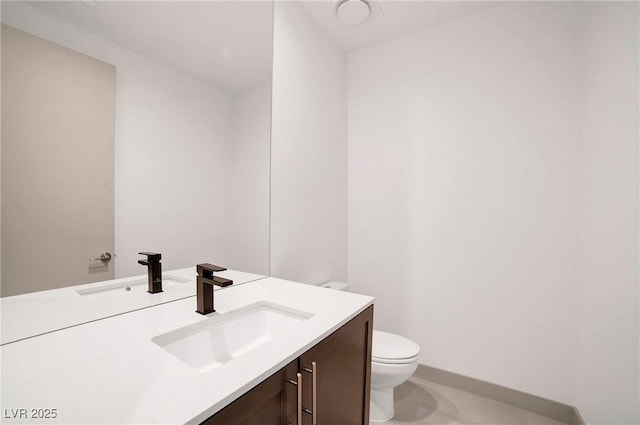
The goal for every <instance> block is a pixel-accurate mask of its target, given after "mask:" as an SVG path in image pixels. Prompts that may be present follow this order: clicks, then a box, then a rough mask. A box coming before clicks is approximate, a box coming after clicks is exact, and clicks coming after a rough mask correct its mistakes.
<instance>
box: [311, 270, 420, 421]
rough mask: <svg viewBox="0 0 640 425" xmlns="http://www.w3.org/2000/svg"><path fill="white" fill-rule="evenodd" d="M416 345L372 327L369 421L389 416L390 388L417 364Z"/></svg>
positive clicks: (343, 286)
mask: <svg viewBox="0 0 640 425" xmlns="http://www.w3.org/2000/svg"><path fill="white" fill-rule="evenodd" d="M321 286H324V287H325V288H330V289H336V290H340V291H347V290H348V289H349V285H348V284H347V283H344V282H335V281H332V282H327V283H324V284H322V285H321ZM419 354H420V346H419V345H418V344H416V343H415V342H413V341H411V340H410V339H408V338H405V337H402V336H400V335H396V334H392V333H389V332H383V331H378V330H375V329H374V331H373V347H372V350H371V403H370V410H369V421H370V422H386V421H388V420H389V419H391V418H392V417H393V413H394V408H393V389H394V388H395V387H397V386H398V385H400V384H402V383H403V382H405V381H406V380H407V379H409V377H410V376H411V375H412V374H413V372H415V371H416V369H417V367H418V355H419Z"/></svg>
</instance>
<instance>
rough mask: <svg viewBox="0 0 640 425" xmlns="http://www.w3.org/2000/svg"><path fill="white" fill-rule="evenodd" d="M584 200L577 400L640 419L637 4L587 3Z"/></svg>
mask: <svg viewBox="0 0 640 425" xmlns="http://www.w3.org/2000/svg"><path fill="white" fill-rule="evenodd" d="M583 12H584V14H583V20H582V32H581V35H582V42H583V44H582V58H581V59H582V63H581V65H582V66H581V70H582V72H581V82H582V101H581V105H583V108H582V112H583V116H582V123H583V128H582V130H583V133H582V135H581V141H582V149H583V155H584V157H583V169H582V178H583V201H582V206H583V208H582V250H581V260H582V263H581V268H580V270H581V276H580V283H581V286H580V293H579V302H580V304H579V307H580V308H579V312H578V319H579V343H578V353H579V354H578V362H577V385H576V388H577V395H576V405H577V406H578V408H579V410H580V412H581V413H582V415H583V416H584V418H585V420H586V421H587V422H588V423H594V424H604V423H607V424H611V423H616V424H638V423H640V416H639V413H638V409H639V405H638V403H639V400H640V393H639V391H638V384H639V382H640V376H639V368H638V362H639V359H640V354H639V353H638V332H639V330H638V326H639V325H638V323H639V322H640V317H639V315H638V296H639V295H640V294H639V290H638V255H639V252H638V217H640V211H639V209H638V189H639V188H638V170H639V167H638V153H639V151H638V141H639V140H640V134H639V123H638V120H639V111H638V108H639V106H638V105H639V104H640V99H639V89H640V88H639V85H638V79H639V72H640V69H639V67H638V52H639V50H640V46H639V41H638V40H639V35H640V34H638V25H639V23H638V3H637V2H627V3H607V4H604V3H590V2H588V3H585V4H584V5H583Z"/></svg>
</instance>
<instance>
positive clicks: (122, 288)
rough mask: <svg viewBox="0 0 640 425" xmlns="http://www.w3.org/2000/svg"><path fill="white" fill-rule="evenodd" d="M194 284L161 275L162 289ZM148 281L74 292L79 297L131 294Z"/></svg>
mask: <svg viewBox="0 0 640 425" xmlns="http://www.w3.org/2000/svg"><path fill="white" fill-rule="evenodd" d="M185 282H194V281H193V280H190V279H185V278H183V277H178V276H173V275H162V287H163V288H165V287H171V286H174V285H176V284H180V283H185ZM148 283H149V281H148V280H147V278H146V277H145V278H144V279H136V280H129V281H126V282H119V283H107V284H105V285H100V286H95V287H92V288H85V289H78V290H77V291H76V292H77V293H78V294H79V295H98V294H112V293H115V292H121V293H131V290H132V289H134V288H136V287H138V286H140V285H147V284H148Z"/></svg>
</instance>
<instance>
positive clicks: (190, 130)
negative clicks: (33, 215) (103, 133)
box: [0, 0, 273, 297]
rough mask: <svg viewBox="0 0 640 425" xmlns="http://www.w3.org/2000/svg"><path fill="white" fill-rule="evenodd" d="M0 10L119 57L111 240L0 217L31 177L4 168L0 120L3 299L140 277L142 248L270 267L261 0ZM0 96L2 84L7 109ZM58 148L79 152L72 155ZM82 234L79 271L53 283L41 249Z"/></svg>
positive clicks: (240, 266) (76, 46)
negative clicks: (19, 247) (46, 231)
mask: <svg viewBox="0 0 640 425" xmlns="http://www.w3.org/2000/svg"><path fill="white" fill-rule="evenodd" d="M1 7H2V14H1V16H2V23H3V24H4V25H7V26H10V27H12V28H15V29H17V30H20V31H23V32H25V33H28V34H32V35H34V36H36V37H39V38H42V39H45V40H48V41H50V42H52V43H55V44H57V45H60V46H63V47H65V48H67V49H71V50H73V51H77V52H79V53H81V54H83V55H86V56H88V57H90V58H94V59H97V60H98V61H101V62H105V63H107V64H111V65H113V66H115V120H114V121H115V123H114V129H113V130H114V137H113V140H114V146H113V148H114V153H113V173H114V177H113V220H112V221H113V229H109V230H112V231H113V232H112V242H111V243H112V246H109V242H106V243H105V245H104V247H103V248H99V246H100V245H95V244H94V246H92V247H89V246H90V245H91V244H90V243H88V242H87V241H86V240H84V239H83V238H82V237H79V238H77V237H70V236H68V235H67V234H66V233H62V234H61V235H60V236H59V237H58V238H57V240H56V241H55V245H53V246H48V245H46V246H45V245H44V244H43V242H42V241H41V240H40V239H41V238H40V236H41V235H39V234H38V233H37V229H36V230H35V233H34V234H28V233H27V232H29V231H31V230H34V229H30V226H25V225H24V223H21V222H20V220H21V218H22V219H23V217H24V215H23V214H7V213H6V211H7V210H8V208H11V207H13V202H14V201H13V199H14V198H10V199H9V200H8V198H7V196H8V195H7V196H5V195H6V193H8V188H10V189H11V191H12V192H13V193H18V194H20V193H26V192H28V191H29V190H31V189H32V187H29V186H28V185H27V186H25V187H16V185H19V184H20V183H21V180H24V181H26V182H29V180H28V179H15V178H7V176H6V174H5V161H9V160H14V158H11V157H10V155H8V154H6V152H5V147H6V146H7V143H8V138H7V137H6V134H5V126H3V140H2V146H3V152H2V161H3V164H2V170H3V176H2V198H3V199H2V210H3V211H2V248H1V251H0V253H1V257H2V258H1V260H2V263H1V264H2V281H1V285H2V296H3V297H6V296H11V295H16V294H20V293H28V292H34V291H39V290H43V289H48V288H52V287H61V286H68V285H77V284H82V283H86V282H89V281H102V280H107V279H112V278H123V277H127V276H134V275H142V274H145V273H146V268H144V267H142V266H140V265H139V264H138V260H139V259H141V257H140V255H138V253H139V252H142V251H155V252H160V253H162V263H163V270H172V269H180V268H184V267H193V266H195V264H197V263H202V262H212V263H216V264H221V265H224V266H225V267H227V268H229V269H235V270H241V271H244V272H250V273H255V274H261V275H268V274H269V172H270V170H269V152H270V107H271V61H272V21H273V19H272V13H273V12H272V8H273V6H272V4H271V2H267V1H241V2H238V1H231V0H229V1H193V2H191V1H173V2H166V1H147V2H137V1H121V2H120V1H118V2H109V1H100V0H91V1H89V0H87V1H29V2H25V1H15V2H13V1H12V2H2V5H1ZM3 77H4V76H3ZM3 89H4V87H3ZM4 100H5V99H4V90H3V106H4V103H5V102H4ZM4 118H5V117H4V116H3V119H4ZM27 121H28V120H27ZM80 124H81V123H80V122H78V125H79V126H80ZM65 154H66V155H68V157H70V158H74V159H75V160H76V161H82V159H76V158H75V155H76V152H75V151H68V152H66V151H65ZM45 162H46V161H45ZM72 163H73V162H72ZM7 168H8V167H7ZM23 168H24V167H23ZM39 172H42V171H41V170H40V171H39ZM83 183H84V185H82V186H79V189H78V190H75V192H77V193H76V195H77V196H78V197H81V198H86V197H88V196H90V195H92V194H93V192H94V190H95V187H96V186H98V183H97V181H86V182H83ZM57 186H61V185H57ZM47 195H50V191H47ZM51 196H53V195H51ZM45 201H46V200H43V202H42V203H41V205H40V208H37V210H38V211H37V212H38V213H41V214H42V215H43V217H41V218H40V219H39V220H41V221H43V222H47V220H51V214H50V212H51V208H49V209H48V208H47V205H48V204H47V202H45ZM31 210H32V211H33V210H34V208H32V209H31ZM63 215H64V214H63ZM9 219H11V220H14V221H12V222H10V221H8V220H9ZM83 226H84V231H85V233H86V235H85V236H86V237H87V238H90V237H92V236H93V235H94V233H99V232H96V231H95V229H96V228H98V227H100V226H97V225H95V224H94V223H91V222H87V223H83ZM31 227H33V226H31ZM71 227H73V226H71ZM76 227H77V226H76ZM103 227H104V226H103ZM12 230H13V231H12ZM101 230H104V229H101ZM78 239H81V240H82V243H83V244H84V245H82V246H80V247H79V248H77V250H78V251H80V252H83V254H84V257H83V256H82V255H80V257H82V258H81V259H80V260H79V264H80V267H81V268H84V269H86V270H85V271H87V280H78V278H74V279H75V280H74V279H66V280H65V279H58V281H54V280H55V279H53V278H52V277H51V276H50V275H49V274H48V273H46V272H45V271H44V262H45V260H46V258H47V257H49V256H52V255H53V253H54V252H57V251H65V250H70V249H73V247H71V246H70V244H73V243H74V240H78ZM85 239H86V238H85ZM17 243H21V244H26V245H27V246H26V248H25V249H24V250H23V251H25V252H30V253H31V255H30V257H28V258H24V257H22V258H20V257H15V256H12V254H11V253H12V248H13V246H14V245H15V244H17ZM103 252H109V253H113V254H115V257H113V259H112V261H111V262H110V263H108V264H104V262H102V261H100V260H98V261H96V260H94V261H90V260H89V259H90V258H98V257H99V256H100V255H101V254H102V253H103ZM109 273H111V274H109ZM25 274H29V275H30V276H26V277H25V278H24V279H22V278H23V276H24V275H25ZM34 277H35V278H34ZM20 279H22V281H21V282H20V283H16V282H17V281H18V280H20ZM34 282H38V283H43V282H44V283H46V285H47V286H44V287H43V286H38V285H37V284H35V283H34ZM44 283H43V284H44Z"/></svg>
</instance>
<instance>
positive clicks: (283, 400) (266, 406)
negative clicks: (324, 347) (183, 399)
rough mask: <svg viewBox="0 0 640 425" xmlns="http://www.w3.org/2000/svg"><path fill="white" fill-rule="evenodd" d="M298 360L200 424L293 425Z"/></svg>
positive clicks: (294, 421)
mask: <svg viewBox="0 0 640 425" xmlns="http://www.w3.org/2000/svg"><path fill="white" fill-rule="evenodd" d="M297 372H298V360H295V361H293V362H291V363H289V364H288V365H287V366H285V367H284V368H282V369H280V370H279V371H278V372H276V373H275V374H273V375H271V376H270V377H269V378H267V379H266V380H264V381H263V382H261V383H260V384H258V385H257V386H256V387H254V388H253V389H251V390H249V391H248V392H247V393H246V394H244V395H243V396H242V397H240V398H239V399H237V400H236V401H234V402H233V403H231V404H230V405H228V406H227V407H225V408H224V409H222V410H221V411H219V412H218V413H216V414H215V415H214V416H212V417H210V418H209V419H207V420H206V421H204V422H203V424H205V425H284V424H287V423H292V424H295V423H296V420H295V414H296V402H297V398H296V393H297V391H296V387H295V385H293V384H291V383H289V379H291V380H293V381H296V373H297Z"/></svg>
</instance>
